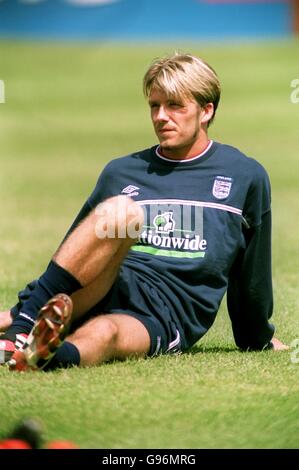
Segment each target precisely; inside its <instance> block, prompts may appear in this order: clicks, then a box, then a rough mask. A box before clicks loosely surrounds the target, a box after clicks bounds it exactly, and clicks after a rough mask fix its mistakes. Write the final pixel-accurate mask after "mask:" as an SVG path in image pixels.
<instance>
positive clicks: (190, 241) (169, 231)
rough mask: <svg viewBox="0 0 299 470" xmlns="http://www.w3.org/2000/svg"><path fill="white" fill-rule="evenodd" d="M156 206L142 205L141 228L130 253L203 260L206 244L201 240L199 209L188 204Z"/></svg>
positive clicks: (178, 203)
mask: <svg viewBox="0 0 299 470" xmlns="http://www.w3.org/2000/svg"><path fill="white" fill-rule="evenodd" d="M157 202H158V201H157ZM157 202H156V203H155V201H142V203H145V204H142V205H144V206H145V224H144V226H143V231H142V232H141V234H140V235H139V237H138V243H137V244H136V245H134V246H133V247H132V248H131V249H132V250H133V251H139V252H143V253H149V254H152V255H158V256H169V257H175V258H204V256H205V252H206V250H207V240H205V239H204V238H203V208H202V207H200V206H194V205H193V204H192V202H191V201H190V202H189V201H186V202H185V203H184V202H183V201H182V202H181V201H178V202H177V203H167V202H166V201H165V202H164V201H161V202H160V203H157Z"/></svg>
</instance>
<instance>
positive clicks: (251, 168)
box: [218, 144, 268, 181]
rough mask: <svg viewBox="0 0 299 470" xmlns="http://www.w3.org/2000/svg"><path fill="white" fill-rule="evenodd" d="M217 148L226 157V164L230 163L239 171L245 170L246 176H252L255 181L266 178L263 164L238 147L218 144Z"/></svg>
mask: <svg viewBox="0 0 299 470" xmlns="http://www.w3.org/2000/svg"><path fill="white" fill-rule="evenodd" d="M218 150H219V151H220V152H221V153H222V154H223V155H222V156H223V157H225V158H226V160H227V164H228V165H232V166H234V167H235V168H236V169H239V170H241V171H246V172H247V173H248V176H249V177H250V176H251V177H253V179H254V180H255V181H256V179H258V180H260V179H261V180H263V179H268V173H267V171H266V169H265V168H264V167H263V165H262V164H261V163H260V162H258V161H257V160H256V159H255V158H253V157H250V156H248V155H246V154H245V153H243V152H242V151H241V150H239V149H238V148H236V147H233V146H232V145H227V144H219V147H218Z"/></svg>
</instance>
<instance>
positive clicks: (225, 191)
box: [213, 176, 233, 199]
mask: <svg viewBox="0 0 299 470" xmlns="http://www.w3.org/2000/svg"><path fill="white" fill-rule="evenodd" d="M232 184H233V181H232V178H228V177H227V176H216V178H215V180H214V184H213V196H214V197H215V198H216V199H226V198H227V197H228V196H229V194H230V190H231V187H232Z"/></svg>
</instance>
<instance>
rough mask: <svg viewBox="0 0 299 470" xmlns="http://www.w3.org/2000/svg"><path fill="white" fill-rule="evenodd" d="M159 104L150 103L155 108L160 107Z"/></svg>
mask: <svg viewBox="0 0 299 470" xmlns="http://www.w3.org/2000/svg"><path fill="white" fill-rule="evenodd" d="M158 106H159V105H158V104H157V103H150V108H151V109H154V108H158Z"/></svg>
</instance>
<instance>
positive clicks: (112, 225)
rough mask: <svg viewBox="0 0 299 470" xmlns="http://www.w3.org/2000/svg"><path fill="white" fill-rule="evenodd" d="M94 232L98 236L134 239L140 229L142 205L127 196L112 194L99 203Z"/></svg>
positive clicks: (142, 216) (96, 210)
mask: <svg viewBox="0 0 299 470" xmlns="http://www.w3.org/2000/svg"><path fill="white" fill-rule="evenodd" d="M95 213H96V215H97V216H98V221H97V224H96V234H97V236H98V237H99V238H107V237H108V238H126V239H131V240H135V239H136V238H137V237H138V235H139V234H140V232H141V230H142V226H143V223H144V212H143V209H142V207H141V206H140V205H139V204H137V203H136V202H135V201H134V200H133V199H131V198H129V197H128V196H114V197H111V198H109V199H106V201H104V202H102V203H101V204H99V205H98V206H97V207H96V209H95Z"/></svg>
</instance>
